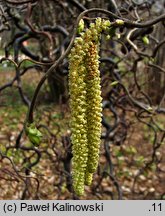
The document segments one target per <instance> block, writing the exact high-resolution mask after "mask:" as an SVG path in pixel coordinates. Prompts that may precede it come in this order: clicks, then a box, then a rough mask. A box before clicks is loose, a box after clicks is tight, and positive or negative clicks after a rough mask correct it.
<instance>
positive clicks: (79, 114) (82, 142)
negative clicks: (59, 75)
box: [69, 18, 110, 195]
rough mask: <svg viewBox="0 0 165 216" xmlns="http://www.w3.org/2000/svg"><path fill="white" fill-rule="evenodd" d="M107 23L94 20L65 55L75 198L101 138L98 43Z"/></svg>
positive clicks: (87, 177)
mask: <svg viewBox="0 0 165 216" xmlns="http://www.w3.org/2000/svg"><path fill="white" fill-rule="evenodd" d="M109 26H110V22H109V21H107V20H102V19H101V18H97V19H96V22H95V23H91V25H90V28H89V29H86V31H85V32H82V33H81V36H80V37H77V38H76V39H75V42H74V47H73V48H72V50H71V53H70V55H69V94H70V109H71V124H70V126H71V132H72V134H71V142H72V153H73V159H72V176H73V188H74V191H75V192H76V194H77V195H82V194H83V193H84V185H85V184H86V185H90V184H91V182H92V175H93V173H94V172H95V171H96V168H97V165H98V158H99V146H100V136H101V111H102V108H101V107H102V106H101V100H102V98H101V87H100V72H99V60H98V59H99V55H98V52H99V41H100V36H101V32H102V30H107V29H108V27H109Z"/></svg>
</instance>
